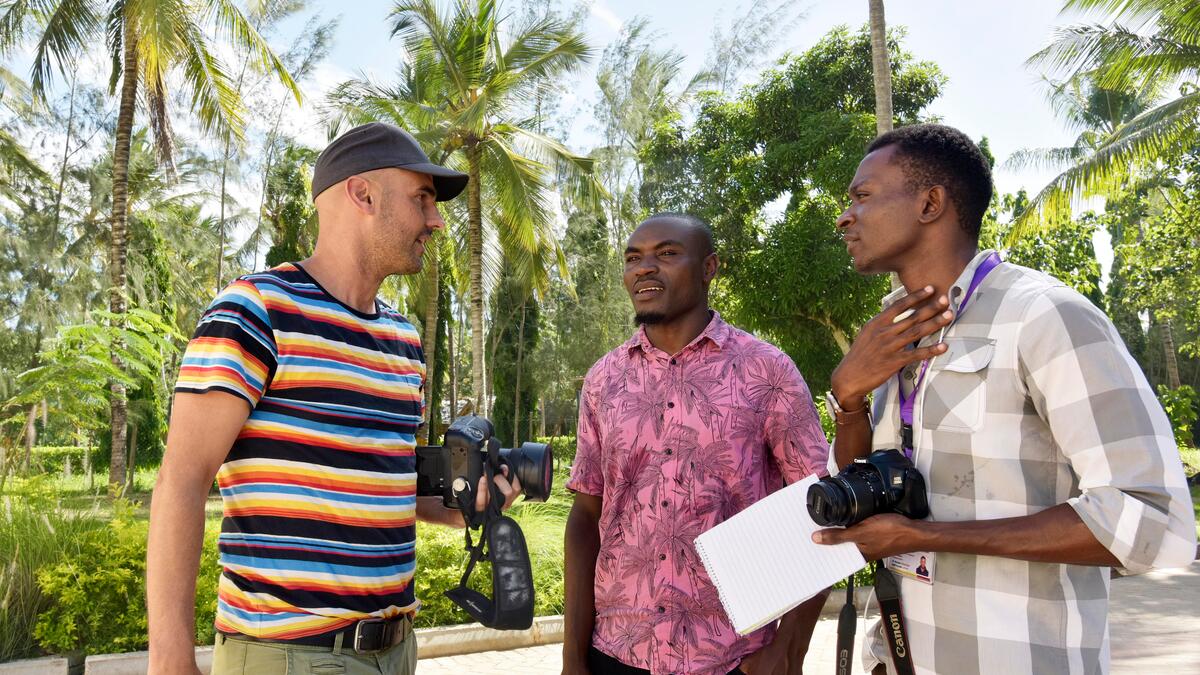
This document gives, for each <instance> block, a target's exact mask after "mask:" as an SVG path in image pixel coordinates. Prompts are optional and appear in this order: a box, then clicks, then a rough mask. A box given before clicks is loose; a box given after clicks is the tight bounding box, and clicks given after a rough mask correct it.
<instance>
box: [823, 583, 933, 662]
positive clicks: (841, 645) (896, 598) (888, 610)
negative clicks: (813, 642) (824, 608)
mask: <svg viewBox="0 0 1200 675" xmlns="http://www.w3.org/2000/svg"><path fill="white" fill-rule="evenodd" d="M875 597H876V598H878V599H879V610H880V619H881V620H882V621H883V632H884V634H885V635H886V636H887V643H888V653H889V654H890V655H891V658H892V665H893V666H895V668H896V672H897V673H899V675H915V674H916V669H915V667H914V666H913V661H912V654H911V653H909V641H908V632H907V631H906V630H905V628H904V614H903V612H902V611H901V609H900V586H899V584H897V582H896V577H895V575H893V574H892V572H891V571H890V570H889V569H888V568H887V566H886V565H884V563H883V561H882V560H877V561H875ZM857 623H858V610H857V609H855V607H854V576H853V575H851V576H850V577H847V579H846V604H845V605H842V611H841V613H840V614H838V628H837V661H836V663H835V664H834V669H835V670H834V672H836V673H837V675H850V661H851V659H852V657H853V654H852V652H853V651H854V632H855V629H856V626H857Z"/></svg>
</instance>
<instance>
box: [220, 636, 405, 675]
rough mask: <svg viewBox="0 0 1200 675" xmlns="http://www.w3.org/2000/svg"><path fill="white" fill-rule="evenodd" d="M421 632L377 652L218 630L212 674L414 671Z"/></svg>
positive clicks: (401, 674) (399, 674) (387, 674)
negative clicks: (259, 638)
mask: <svg viewBox="0 0 1200 675" xmlns="http://www.w3.org/2000/svg"><path fill="white" fill-rule="evenodd" d="M416 668H417V636H416V635H414V634H412V633H411V632H410V633H409V635H408V637H407V638H406V639H405V640H404V642H401V643H400V644H398V645H394V646H392V647H390V648H388V649H386V650H384V651H382V652H379V653H377V654H355V653H354V649H352V648H349V647H342V648H341V649H339V650H333V649H329V648H327V647H309V646H307V645H290V644H284V643H270V642H251V641H249V640H239V639H238V638H236V637H227V636H225V635H223V634H221V633H217V641H216V648H215V649H214V650H213V666H212V675H260V674H261V675H302V674H306V673H313V674H314V675H343V674H344V675H413V673H414V672H415V671H416Z"/></svg>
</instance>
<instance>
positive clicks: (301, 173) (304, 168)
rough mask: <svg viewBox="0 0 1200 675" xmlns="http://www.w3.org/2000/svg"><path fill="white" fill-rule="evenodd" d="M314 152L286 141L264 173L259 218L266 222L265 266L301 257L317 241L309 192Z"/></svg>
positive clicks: (315, 215) (313, 210)
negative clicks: (269, 241) (266, 247)
mask: <svg viewBox="0 0 1200 675" xmlns="http://www.w3.org/2000/svg"><path fill="white" fill-rule="evenodd" d="M316 162H317V153H316V152H315V151H313V150H310V149H308V148H305V147H301V146H297V145H288V146H287V147H285V148H284V149H283V150H282V152H280V153H279V156H278V157H277V158H276V160H275V164H274V165H273V166H272V167H271V171H270V173H269V174H267V188H266V196H265V197H264V198H263V209H262V218H263V221H264V222H265V223H266V224H268V225H269V226H270V230H271V242H272V243H271V248H270V249H269V250H268V251H267V267H274V266H276V265H279V264H281V263H285V262H294V261H297V260H303V259H305V258H307V257H308V256H310V255H312V251H313V247H314V246H315V245H316V243H317V210H316V208H315V207H314V206H313V203H312V195H311V194H310V191H311V186H312V167H313V165H314V164H316Z"/></svg>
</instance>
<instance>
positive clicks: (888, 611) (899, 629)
mask: <svg viewBox="0 0 1200 675" xmlns="http://www.w3.org/2000/svg"><path fill="white" fill-rule="evenodd" d="M875 597H876V598H878V599H879V613H880V618H881V619H882V620H883V632H884V635H885V636H886V637H887V643H888V653H889V654H890V655H891V657H892V665H894V666H895V667H896V672H897V673H899V675H915V673H916V669H915V667H914V666H913V660H912V653H911V651H910V650H911V643H910V642H909V639H908V630H907V629H906V628H905V627H904V613H903V612H902V610H901V607H900V584H899V583H898V582H897V581H896V576H895V575H894V574H892V572H891V570H889V569H888V568H887V566H886V565H884V563H883V561H882V560H877V561H875Z"/></svg>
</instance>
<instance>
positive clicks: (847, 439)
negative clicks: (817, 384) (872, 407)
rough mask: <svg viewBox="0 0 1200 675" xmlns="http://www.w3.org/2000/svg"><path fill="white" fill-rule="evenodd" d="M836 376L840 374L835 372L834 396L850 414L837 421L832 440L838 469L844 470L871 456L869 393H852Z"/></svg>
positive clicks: (838, 418) (843, 415)
mask: <svg viewBox="0 0 1200 675" xmlns="http://www.w3.org/2000/svg"><path fill="white" fill-rule="evenodd" d="M837 377H838V373H834V378H835V379H834V380H833V388H832V392H833V396H834V398H836V399H837V400H838V404H839V405H841V406H842V409H843V410H845V411H847V412H843V413H842V414H840V415H837V416H836V417H835V419H834V422H836V423H837V429H836V430H835V434H836V435H835V436H834V437H833V456H834V458H835V459H836V460H837V466H838V469H844V468H846V465H848V464H850V463H851V462H853V461H854V460H855V459H858V458H859V457H866V456H867V455H868V454H870V452H871V418H870V417H869V416H868V415H867V405H868V401H867V395H866V393H865V392H858V391H853V390H852V389H851V388H850V387H849V385H845V384H842V383H841V382H840V381H838V379H836V378H837Z"/></svg>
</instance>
